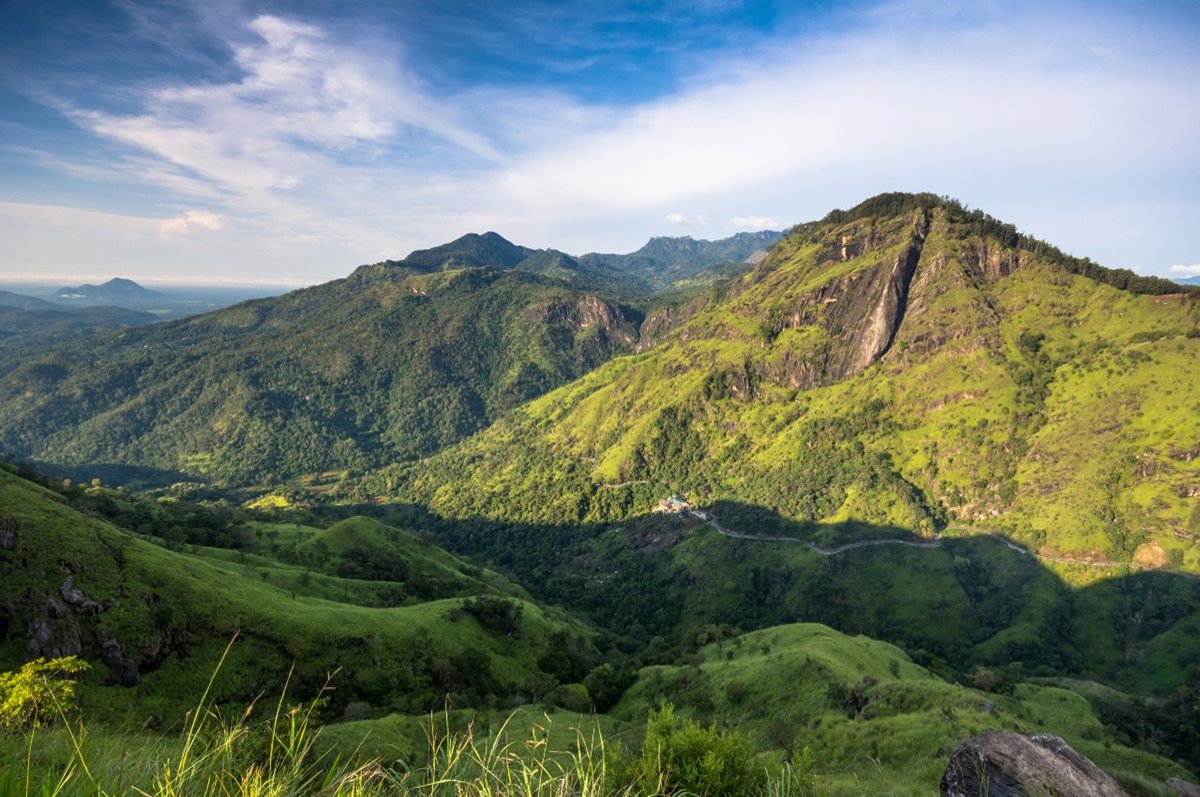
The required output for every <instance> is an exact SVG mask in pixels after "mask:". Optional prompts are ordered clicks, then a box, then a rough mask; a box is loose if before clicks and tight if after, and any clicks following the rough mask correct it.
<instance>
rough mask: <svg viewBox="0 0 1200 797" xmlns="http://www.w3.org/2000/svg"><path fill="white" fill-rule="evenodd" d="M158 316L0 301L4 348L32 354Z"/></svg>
mask: <svg viewBox="0 0 1200 797" xmlns="http://www.w3.org/2000/svg"><path fill="white" fill-rule="evenodd" d="M158 320H159V319H158V317H157V316H155V315H151V314H150V313H143V312H141V311H139V310H127V309H126V308H124V307H111V306H105V305H98V306H92V307H55V306H54V305H51V304H49V303H48V302H42V304H41V305H33V306H30V307H28V308H20V307H6V306H4V305H2V304H0V351H4V352H5V353H9V354H11V353H14V352H20V353H21V354H23V355H25V356H28V355H29V354H30V353H32V352H33V351H37V350H40V349H43V348H45V347H46V346H53V345H57V344H58V343H60V342H61V341H63V340H69V339H77V338H79V337H80V336H86V335H93V334H97V333H100V332H104V331H107V330H112V329H117V328H120V327H131V326H142V325H143V324H151V323H154V322H155V321H158Z"/></svg>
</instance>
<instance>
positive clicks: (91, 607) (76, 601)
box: [58, 576, 103, 614]
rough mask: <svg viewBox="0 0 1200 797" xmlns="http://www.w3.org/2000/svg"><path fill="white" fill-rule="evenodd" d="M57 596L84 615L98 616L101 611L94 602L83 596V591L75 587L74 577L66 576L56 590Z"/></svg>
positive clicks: (100, 607) (98, 605)
mask: <svg viewBox="0 0 1200 797" xmlns="http://www.w3.org/2000/svg"><path fill="white" fill-rule="evenodd" d="M58 594H59V595H61V596H62V599H63V600H65V601H66V602H67V603H69V604H71V605H72V606H74V607H75V608H76V609H78V610H79V611H81V612H84V613H86V614H99V613H100V611H101V609H103V607H102V606H101V605H100V604H99V603H96V601H94V600H92V599H91V598H89V597H88V596H87V595H85V594H84V592H83V590H81V589H80V588H79V587H77V586H75V576H67V580H66V581H64V582H63V583H62V586H61V587H59V588H58Z"/></svg>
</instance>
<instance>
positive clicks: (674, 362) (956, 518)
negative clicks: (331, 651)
mask: <svg viewBox="0 0 1200 797" xmlns="http://www.w3.org/2000/svg"><path fill="white" fill-rule="evenodd" d="M1198 297H1200V293H1198V292H1197V291H1195V290H1188V289H1184V288H1180V287H1179V286H1176V285H1174V284H1173V283H1171V282H1168V281H1166V280H1161V279H1157V278H1148V277H1138V276H1136V275H1134V274H1132V273H1131V272H1127V271H1110V270H1106V269H1102V268H1100V267H1098V266H1096V265H1095V264H1094V263H1092V262H1091V261H1088V260H1078V259H1074V258H1070V257H1067V256H1066V255H1063V254H1062V253H1061V252H1059V251H1057V250H1055V249H1053V247H1050V246H1049V245H1047V244H1044V243H1042V242H1040V241H1036V240H1033V239H1030V238H1027V237H1024V236H1020V235H1018V234H1017V232H1016V231H1015V229H1013V228H1012V227H1011V226H1010V225H1005V224H1003V223H1001V222H998V221H996V220H995V219H992V218H990V217H987V216H986V215H985V214H982V213H980V212H977V211H976V212H969V211H966V210H965V209H963V208H962V207H961V206H960V205H958V204H957V203H955V202H953V201H949V200H944V199H941V198H938V197H934V196H931V195H884V196H881V197H877V198H875V199H872V200H869V201H868V202H866V203H863V204H862V205H860V206H858V207H857V208H854V209H852V210H851V211H836V212H834V213H831V214H829V216H827V217H826V218H825V219H823V220H821V221H819V222H813V223H809V224H804V225H800V226H798V227H796V228H794V229H793V230H792V231H791V232H790V233H789V234H788V235H787V236H786V237H785V238H784V239H782V240H781V241H780V242H779V243H777V244H776V245H775V246H774V247H773V249H772V250H771V254H770V255H769V256H768V257H767V258H765V259H764V260H762V261H761V262H760V263H759V264H758V265H757V266H755V267H754V269H753V270H752V271H751V272H749V273H747V274H746V275H744V276H743V277H741V278H740V279H738V280H735V281H734V282H733V283H731V284H730V285H729V286H728V288H727V289H725V290H724V292H723V294H722V295H721V296H720V297H718V298H716V299H714V300H713V301H712V302H710V303H709V304H707V305H706V306H705V307H703V308H700V309H698V310H696V311H695V312H694V313H692V314H691V315H690V316H689V317H687V318H686V320H679V321H678V322H677V324H676V325H675V326H674V327H673V329H671V331H669V332H668V333H666V334H665V335H664V336H663V338H662V340H663V342H662V343H660V344H659V345H658V346H656V347H654V348H651V349H650V350H648V351H645V352H643V353H641V354H638V355H636V356H626V357H618V358H616V359H614V360H612V361H610V362H608V363H606V364H605V365H603V366H601V367H600V368H598V369H596V370H595V371H593V372H591V373H589V374H587V375H586V376H584V377H583V378H581V379H579V380H577V381H575V382H573V383H570V384H568V385H564V386H563V387H561V388H558V389H557V390H555V391H553V392H551V393H549V394H547V395H546V396H543V397H541V398H539V399H536V400H534V401H532V402H531V403H529V404H528V405H526V406H524V407H522V408H520V409H519V410H517V411H516V412H514V413H512V414H511V415H510V416H507V417H505V418H503V419H501V420H500V421H499V422H498V423H497V424H496V425H495V426H493V427H492V428H491V429H488V430H486V431H485V432H483V433H481V434H479V435H477V436H475V437H473V438H471V439H469V440H466V441H464V442H463V443H462V444H460V445H459V446H457V447H455V448H453V449H450V450H448V451H446V452H444V453H442V454H441V455H438V456H435V457H432V458H430V459H428V460H426V461H424V462H422V463H419V464H417V465H415V466H405V467H403V468H391V469H388V470H387V471H385V473H386V474H387V477H386V478H387V480H388V482H389V483H391V484H394V485H399V487H398V495H399V496H402V497H403V498H404V499H405V500H409V501H415V502H417V503H421V504H425V505H427V506H428V507H429V508H430V509H432V510H434V511H436V512H439V513H441V514H444V515H446V516H449V517H465V516H475V517H478V516H484V517H494V518H497V519H512V520H517V519H520V520H526V521H536V522H560V521H561V520H562V519H563V518H570V517H573V518H577V519H580V520H589V521H590V520H595V521H607V520H618V519H621V518H624V517H628V516H631V515H635V514H638V513H640V512H644V511H648V510H650V509H651V508H652V507H653V506H654V504H655V502H656V501H658V500H659V499H660V498H662V497H663V496H666V495H670V494H673V493H678V492H681V493H683V494H684V495H686V496H688V497H689V498H691V499H692V500H693V501H695V502H698V503H699V504H701V505H712V504H713V503H714V502H718V501H730V502H736V503H739V504H742V505H746V506H750V507H760V508H761V509H763V510H766V511H768V512H771V513H775V514H777V515H778V516H779V517H781V518H784V519H785V520H786V522H787V523H788V524H794V525H795V527H796V528H797V529H799V531H798V532H797V533H799V534H801V535H803V534H806V533H815V531H814V527H813V526H812V524H816V523H826V524H831V523H832V524H837V523H843V522H849V521H857V522H866V523H870V524H875V525H880V526H891V527H896V528H903V529H909V530H913V531H916V532H920V533H924V534H932V533H933V532H934V531H936V530H937V529H940V528H943V527H945V526H946V525H947V524H951V525H953V524H958V525H969V526H972V527H975V528H981V529H986V530H990V531H994V532H997V533H1004V534H1006V535H1008V536H1010V537H1011V538H1012V539H1013V540H1015V541H1017V542H1019V543H1020V544H1021V545H1024V546H1026V547H1028V548H1030V549H1032V550H1034V551H1035V552H1038V553H1040V554H1041V555H1043V556H1046V557H1060V558H1064V559H1069V560H1079V561H1084V562H1091V563H1103V562H1117V563H1135V564H1138V565H1140V566H1147V567H1170V568H1174V569H1181V570H1187V571H1190V572H1200V547H1198V546H1197V545H1196V543H1195V540H1196V539H1197V537H1198V536H1200V504H1198V503H1197V497H1198V496H1200V453H1198V452H1200V413H1197V412H1196V411H1195V407H1193V406H1192V403H1191V400H1190V399H1189V398H1188V397H1190V396H1194V395H1196V394H1197V393H1200V371H1197V370H1196V369H1195V368H1193V367H1192V365H1191V364H1192V363H1193V362H1194V361H1195V358H1196V357H1197V356H1198V355H1200V298H1198ZM514 463H520V464H519V465H517V466H514ZM369 489H371V490H374V491H378V492H381V493H383V494H387V493H388V492H389V491H388V490H387V488H386V486H385V485H384V484H383V483H382V482H380V481H379V480H378V479H375V480H372V481H371V484H370V486H369ZM743 522H744V523H745V524H746V527H745V528H744V529H742V530H746V531H755V530H757V529H758V528H759V527H758V526H757V524H758V523H759V521H758V520H755V518H754V516H753V514H751V515H748V516H747V517H746V518H745V519H744V520H743ZM806 524H807V525H806ZM805 529H809V530H808V531H805ZM845 534H846V535H849V536H852V532H849V531H848V532H846V533H845Z"/></svg>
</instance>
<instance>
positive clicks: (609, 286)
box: [376, 230, 782, 298]
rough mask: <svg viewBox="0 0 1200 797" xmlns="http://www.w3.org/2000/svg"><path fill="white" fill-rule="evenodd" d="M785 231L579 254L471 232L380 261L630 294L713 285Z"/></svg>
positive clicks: (744, 265)
mask: <svg viewBox="0 0 1200 797" xmlns="http://www.w3.org/2000/svg"><path fill="white" fill-rule="evenodd" d="M780 235H782V233H778V232H772V231H769V230H768V231H763V232H754V233H749V232H743V233H738V234H736V235H734V236H732V237H730V238H725V239H722V240H718V241H698V240H695V239H693V238H691V237H686V236H685V237H680V238H665V237H659V238H651V239H650V240H649V241H648V242H647V243H646V244H645V245H644V246H642V248H640V249H638V250H637V251H636V252H630V253H629V254H623V255H618V254H599V253H590V254H586V255H582V256H580V257H575V256H572V255H569V254H567V253H565V252H560V251H558V250H556V249H530V248H528V247H525V246H518V245H516V244H513V243H511V242H510V241H508V240H506V239H505V238H504V237H503V236H501V235H499V234H497V233H494V232H486V233H483V234H482V235H480V234H476V233H470V234H467V235H464V236H462V237H461V238H458V239H456V240H454V241H451V242H450V243H447V244H442V245H441V246H436V247H433V248H431V249H419V250H417V251H415V252H412V253H411V254H409V255H408V257H406V258H404V259H403V260H389V261H385V262H384V263H383V264H376V265H377V266H378V265H386V266H401V267H405V268H411V269H415V270H421V271H439V270H440V271H444V270H448V269H456V268H496V269H511V270H513V271H524V272H528V273H531V274H540V275H542V276H546V277H552V278H554V279H558V280H561V281H563V282H566V283H568V284H570V285H572V286H573V287H576V288H580V289H583V290H601V291H607V292H609V293H612V294H618V295H620V296H622V297H623V298H631V297H634V296H638V295H646V294H650V293H655V292H658V291H663V290H667V289H671V288H673V287H674V288H681V287H687V286H688V285H689V284H695V283H697V282H700V283H709V282H712V281H713V280H715V279H720V278H723V277H727V276H731V275H733V274H735V273H740V272H741V271H745V270H747V269H749V268H750V265H751V262H752V261H753V259H754V258H755V257H756V256H757V257H761V256H762V255H763V254H765V251H766V249H767V247H769V246H770V245H771V244H773V243H774V242H775V241H777V240H779V237H780Z"/></svg>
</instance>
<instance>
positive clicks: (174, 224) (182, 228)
mask: <svg viewBox="0 0 1200 797" xmlns="http://www.w3.org/2000/svg"><path fill="white" fill-rule="evenodd" d="M224 226H225V222H224V220H222V218H221V217H220V216H219V215H217V214H216V213H209V212H208V211H206V210H187V211H184V212H183V214H182V215H180V216H176V217H175V218H173V219H167V220H166V221H164V222H163V223H162V225H161V226H160V227H159V235H160V236H162V237H164V238H170V237H171V236H174V235H184V234H186V233H189V232H196V231H199V230H208V231H214V230H219V229H221V228H222V227H224Z"/></svg>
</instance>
